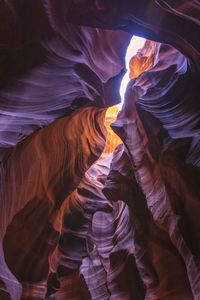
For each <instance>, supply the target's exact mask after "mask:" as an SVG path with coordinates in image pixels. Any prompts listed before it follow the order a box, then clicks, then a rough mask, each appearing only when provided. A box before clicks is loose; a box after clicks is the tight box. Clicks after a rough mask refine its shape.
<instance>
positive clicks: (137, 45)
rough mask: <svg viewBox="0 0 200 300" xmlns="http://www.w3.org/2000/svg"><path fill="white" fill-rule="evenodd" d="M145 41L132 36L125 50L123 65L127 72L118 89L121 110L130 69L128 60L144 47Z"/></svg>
mask: <svg viewBox="0 0 200 300" xmlns="http://www.w3.org/2000/svg"><path fill="white" fill-rule="evenodd" d="M145 41H146V39H145V38H141V37H139V36H136V35H134V36H133V37H132V38H131V40H130V43H129V46H128V48H127V51H126V56H125V64H126V70H127V72H126V74H125V75H124V77H123V78H122V81H121V85H120V89H119V93H120V96H121V103H120V104H119V108H120V109H121V107H122V105H123V103H124V95H125V92H126V87H127V84H128V83H129V81H130V77H129V74H130V67H129V63H130V60H131V58H132V57H133V56H134V55H135V54H136V53H137V51H138V50H139V49H141V48H142V47H143V46H144V43H145Z"/></svg>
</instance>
